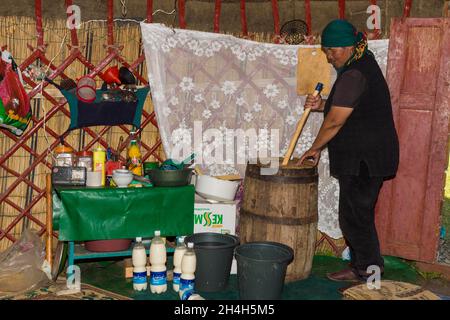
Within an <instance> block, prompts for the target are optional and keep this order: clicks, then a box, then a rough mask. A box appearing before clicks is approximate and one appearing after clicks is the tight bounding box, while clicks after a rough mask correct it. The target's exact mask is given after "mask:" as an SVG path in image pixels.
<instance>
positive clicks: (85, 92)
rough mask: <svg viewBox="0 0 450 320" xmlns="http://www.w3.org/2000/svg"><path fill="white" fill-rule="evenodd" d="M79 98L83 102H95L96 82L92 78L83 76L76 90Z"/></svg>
mask: <svg viewBox="0 0 450 320" xmlns="http://www.w3.org/2000/svg"><path fill="white" fill-rule="evenodd" d="M76 94H77V98H78V99H79V100H81V101H83V102H86V103H91V102H94V100H95V97H96V94H95V80H94V79H93V78H92V77H90V76H83V77H81V78H80V79H79V80H78V82H77V89H76Z"/></svg>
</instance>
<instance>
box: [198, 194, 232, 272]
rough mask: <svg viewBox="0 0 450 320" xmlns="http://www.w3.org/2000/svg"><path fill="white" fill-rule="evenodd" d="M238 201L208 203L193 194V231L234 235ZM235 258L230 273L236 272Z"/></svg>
mask: <svg viewBox="0 0 450 320" xmlns="http://www.w3.org/2000/svg"><path fill="white" fill-rule="evenodd" d="M237 205H238V201H230V202H226V203H221V202H218V203H209V202H208V201H206V200H205V199H203V198H202V197H200V196H198V195H197V194H196V195H195V203H194V233H199V232H216V233H225V234H231V235H236V214H237ZM236 272H237V267H236V260H235V259H234V258H233V264H232V265H231V274H236Z"/></svg>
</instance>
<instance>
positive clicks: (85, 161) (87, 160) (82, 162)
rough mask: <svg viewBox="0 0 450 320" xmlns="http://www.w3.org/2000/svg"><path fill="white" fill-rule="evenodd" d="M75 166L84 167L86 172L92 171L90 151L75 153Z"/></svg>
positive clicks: (91, 154)
mask: <svg viewBox="0 0 450 320" xmlns="http://www.w3.org/2000/svg"><path fill="white" fill-rule="evenodd" d="M76 156H77V166H78V167H85V168H86V171H92V157H93V153H92V151H80V152H77V153H76Z"/></svg>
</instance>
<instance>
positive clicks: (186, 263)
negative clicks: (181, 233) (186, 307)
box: [179, 242, 197, 300]
mask: <svg viewBox="0 0 450 320" xmlns="http://www.w3.org/2000/svg"><path fill="white" fill-rule="evenodd" d="M187 247H188V248H187V250H186V252H185V254H184V255H183V258H182V259H181V276H180V291H179V294H180V298H181V300H188V299H189V297H190V296H191V295H192V294H193V293H194V283H195V274H194V273H195V268H196V266H197V258H196V257H195V251H194V243H193V242H188V244H187Z"/></svg>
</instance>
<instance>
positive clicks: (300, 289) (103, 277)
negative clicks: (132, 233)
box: [80, 256, 421, 300]
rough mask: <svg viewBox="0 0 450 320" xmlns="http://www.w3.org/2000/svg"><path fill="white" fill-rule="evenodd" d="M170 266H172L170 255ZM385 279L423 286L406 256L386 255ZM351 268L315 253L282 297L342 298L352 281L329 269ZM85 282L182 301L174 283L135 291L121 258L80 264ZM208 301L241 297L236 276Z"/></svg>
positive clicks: (209, 295) (145, 297) (137, 297)
mask: <svg viewBox="0 0 450 320" xmlns="http://www.w3.org/2000/svg"><path fill="white" fill-rule="evenodd" d="M168 261H169V262H168V269H169V270H170V268H171V263H170V261H171V260H170V257H168ZM384 261H385V274H384V278H383V279H384V280H395V281H403V282H408V283H413V284H416V285H420V283H419V280H420V279H421V276H420V275H419V274H418V273H417V272H416V270H415V269H414V268H413V267H412V266H411V265H410V264H408V263H406V262H404V261H403V260H402V259H399V258H395V257H387V256H385V257H384ZM346 267H348V261H343V260H342V259H340V258H336V257H330V256H315V257H314V260H313V267H312V271H311V275H310V276H309V277H308V278H307V279H305V280H299V281H294V282H289V283H286V284H285V286H284V290H283V294H282V296H281V299H282V300H341V299H342V298H343V296H342V293H341V292H340V291H339V289H342V288H346V287H348V286H349V285H350V284H351V283H348V282H335V281H330V280H328V279H327V278H326V274H327V273H328V272H335V271H338V270H341V269H343V268H346ZM80 268H81V271H82V272H81V274H82V281H83V282H85V283H90V284H92V285H94V286H96V287H101V288H105V289H107V290H110V291H113V292H117V293H120V294H122V295H125V296H128V297H130V298H132V299H135V300H179V299H180V298H179V296H178V294H177V293H176V292H175V291H173V290H172V283H171V282H169V283H168V288H167V292H165V293H163V294H151V293H150V291H149V290H148V289H147V290H146V291H141V292H137V291H134V290H133V283H132V280H131V279H125V278H124V266H123V263H122V262H121V261H115V262H111V261H98V262H95V263H80ZM199 293H200V294H201V295H202V296H203V297H204V298H205V299H207V300H238V299H239V286H238V281H237V276H236V275H231V276H230V279H229V281H228V285H227V287H226V288H225V290H222V291H220V292H214V293H207V292H199Z"/></svg>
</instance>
